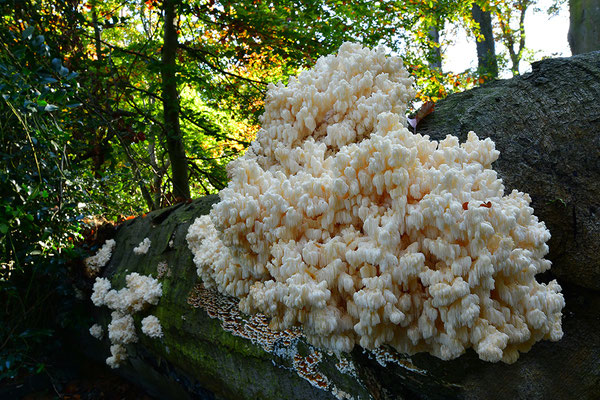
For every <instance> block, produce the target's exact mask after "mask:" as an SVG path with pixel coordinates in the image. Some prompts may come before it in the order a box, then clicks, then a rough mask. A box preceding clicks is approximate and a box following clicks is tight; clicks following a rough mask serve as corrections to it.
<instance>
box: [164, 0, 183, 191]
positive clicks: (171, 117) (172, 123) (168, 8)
mask: <svg viewBox="0 0 600 400" xmlns="http://www.w3.org/2000/svg"><path fill="white" fill-rule="evenodd" d="M177 4H178V2H177V0H165V1H164V4H163V10H164V18H165V22H164V43H163V49H162V68H161V78H162V91H163V93H162V99H163V110H164V119H165V136H166V142H167V153H168V154H169V160H170V161H171V173H172V177H171V179H172V182H173V195H174V196H175V199H176V200H177V201H181V200H186V199H189V198H190V185H189V181H188V165H187V158H186V156H185V148H184V146H183V138H182V135H181V128H180V126H179V92H178V90H177V78H176V76H175V72H176V69H177V59H176V57H177Z"/></svg>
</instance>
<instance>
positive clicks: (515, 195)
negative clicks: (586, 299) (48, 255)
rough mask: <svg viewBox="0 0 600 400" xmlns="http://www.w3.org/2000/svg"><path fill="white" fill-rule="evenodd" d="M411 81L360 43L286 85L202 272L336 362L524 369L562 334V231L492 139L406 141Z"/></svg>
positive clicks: (193, 242) (202, 222)
mask: <svg viewBox="0 0 600 400" xmlns="http://www.w3.org/2000/svg"><path fill="white" fill-rule="evenodd" d="M412 82H413V81H412V79H411V78H410V77H409V75H408V73H407V72H406V70H405V69H404V68H403V66H402V61H401V60H400V59H398V58H395V57H388V56H386V55H385V52H384V50H383V49H381V48H378V49H375V50H369V49H366V48H362V47H361V46H360V45H357V44H349V43H346V44H344V45H342V47H341V48H340V49H339V52H338V54H337V55H331V56H327V57H323V58H320V59H319V60H318V61H317V63H316V65H315V67H314V68H313V69H312V70H309V71H304V72H302V73H301V74H300V75H299V76H298V77H297V78H292V79H291V80H290V82H289V84H288V86H287V87H286V86H283V85H281V84H278V85H276V86H275V85H271V86H270V87H269V91H268V93H267V97H266V101H265V113H264V115H263V116H262V120H261V122H262V128H261V130H260V131H259V133H258V136H257V138H256V141H254V142H253V143H252V146H251V147H250V148H249V149H248V151H247V152H246V154H245V155H244V156H242V157H240V158H239V159H237V160H235V161H233V162H232V163H230V165H229V170H228V173H229V177H230V183H229V185H228V186H227V188H225V189H224V190H222V191H221V192H220V198H221V201H220V202H219V203H217V204H216V205H215V206H214V207H213V209H212V211H211V213H210V216H204V217H201V218H198V219H197V220H196V221H195V222H194V224H193V225H192V226H191V227H190V230H189V232H188V236H187V240H188V243H189V246H190V249H191V250H192V252H193V253H194V262H195V263H196V265H197V267H198V274H199V275H200V276H201V278H202V280H203V282H204V284H205V285H206V286H207V287H215V288H216V289H217V290H218V291H219V292H221V293H224V294H228V295H231V296H235V297H237V298H239V299H240V302H239V307H240V309H241V310H242V311H243V312H246V313H249V314H253V313H257V312H261V313H264V314H265V315H267V316H268V317H269V318H270V319H271V322H270V324H271V327H273V328H274V329H279V330H282V329H286V328H289V327H292V326H296V325H301V326H302V327H303V331H304V333H305V335H306V337H307V339H308V340H309V341H310V342H311V343H312V344H314V345H317V346H321V347H323V348H327V349H331V350H333V351H335V352H345V351H350V350H352V348H353V347H354V346H355V344H359V345H361V346H362V347H364V348H367V349H374V348H377V347H379V346H381V345H383V344H388V345H391V346H392V347H394V348H395V349H397V350H398V351H399V352H403V353H409V354H413V353H416V352H422V351H426V352H429V353H431V354H433V355H435V356H437V357H439V358H442V359H444V360H448V359H452V358H455V357H458V356H459V355H461V354H462V353H463V352H464V351H465V350H466V349H467V348H471V347H472V348H473V349H474V350H475V351H476V352H477V354H478V355H479V357H480V358H481V359H483V360H486V361H492V362H495V361H500V360H502V361H504V362H508V363H510V362H514V361H516V360H517V358H518V356H519V352H525V351H528V350H529V349H530V348H531V346H532V345H533V344H534V343H535V342H536V341H539V340H541V339H549V340H553V341H556V340H559V339H560V338H561V337H562V327H561V311H562V308H563V307H564V299H563V296H562V294H561V293H560V290H561V288H560V286H559V285H558V283H557V282H556V281H552V282H550V283H548V284H544V283H539V282H537V281H536V279H535V275H536V274H539V273H542V272H544V271H547V270H548V269H549V268H550V261H548V260H546V259H544V258H543V257H544V256H545V255H546V254H547V252H548V246H547V245H546V241H547V240H548V239H549V238H550V233H549V231H548V230H547V229H546V227H545V225H544V223H543V222H540V221H538V219H537V217H536V216H534V215H533V209H532V208H531V207H530V206H529V204H530V202H531V199H530V197H529V196H528V195H527V194H525V193H521V192H518V191H516V190H513V191H512V193H510V194H509V195H507V196H505V195H504V186H503V184H502V181H501V180H500V179H499V178H498V177H497V174H496V172H495V171H494V170H492V169H491V164H492V162H494V161H495V160H496V159H497V158H498V156H499V152H498V151H496V150H495V147H494V143H493V142H492V141H491V140H490V139H485V140H480V139H479V138H478V137H477V135H475V133H473V132H470V133H469V134H468V137H467V140H466V142H464V143H462V144H461V143H459V140H458V138H456V137H454V136H450V135H449V136H447V137H446V138H445V139H444V140H441V141H439V142H437V141H433V140H430V138H429V137H428V136H422V135H420V134H413V133H411V132H410V131H409V130H408V129H407V128H406V118H405V116H404V112H405V110H406V109H407V104H408V102H409V101H410V100H411V99H412V98H413V95H414V91H413V89H412Z"/></svg>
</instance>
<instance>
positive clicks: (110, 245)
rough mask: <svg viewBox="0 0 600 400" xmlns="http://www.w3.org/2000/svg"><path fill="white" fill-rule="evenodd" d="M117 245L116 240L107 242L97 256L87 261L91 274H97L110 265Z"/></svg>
mask: <svg viewBox="0 0 600 400" xmlns="http://www.w3.org/2000/svg"><path fill="white" fill-rule="evenodd" d="M116 243H117V242H115V241H114V239H109V240H107V241H106V242H104V244H103V245H102V247H101V248H100V249H99V250H98V252H97V253H96V254H94V255H93V256H91V257H88V258H86V259H85V265H86V267H87V268H88V270H89V272H90V273H91V274H97V273H98V272H99V271H100V269H101V268H102V267H104V266H105V265H106V264H107V263H108V261H109V260H110V257H111V255H112V251H113V249H114V247H115V245H116Z"/></svg>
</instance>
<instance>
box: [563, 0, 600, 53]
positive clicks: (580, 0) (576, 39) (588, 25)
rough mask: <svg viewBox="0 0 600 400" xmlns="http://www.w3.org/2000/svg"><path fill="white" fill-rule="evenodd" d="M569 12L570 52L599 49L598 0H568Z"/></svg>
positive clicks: (599, 11)
mask: <svg viewBox="0 0 600 400" xmlns="http://www.w3.org/2000/svg"><path fill="white" fill-rule="evenodd" d="M569 14H570V18H569V35H568V39H569V47H571V53H573V54H581V53H587V52H590V51H595V50H600V1H598V0H569Z"/></svg>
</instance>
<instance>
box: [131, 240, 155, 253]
mask: <svg viewBox="0 0 600 400" xmlns="http://www.w3.org/2000/svg"><path fill="white" fill-rule="evenodd" d="M151 244H152V241H151V240H150V239H148V238H145V239H144V240H142V241H141V242H140V244H138V245H137V247H134V248H133V252H134V253H135V254H137V255H138V256H139V255H140V254H146V253H147V252H148V250H150V245H151Z"/></svg>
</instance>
